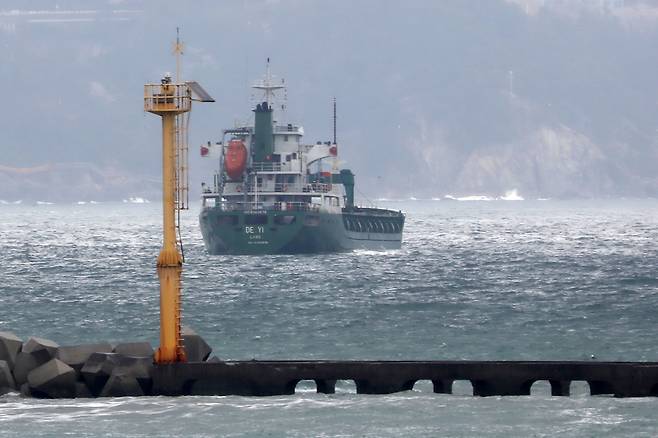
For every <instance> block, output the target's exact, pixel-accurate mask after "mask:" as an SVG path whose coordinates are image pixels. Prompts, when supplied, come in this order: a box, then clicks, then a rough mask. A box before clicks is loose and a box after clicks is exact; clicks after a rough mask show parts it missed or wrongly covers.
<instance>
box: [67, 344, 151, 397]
mask: <svg viewBox="0 0 658 438" xmlns="http://www.w3.org/2000/svg"><path fill="white" fill-rule="evenodd" d="M152 369H153V357H150V356H149V357H130V356H123V355H120V354H116V353H94V354H92V355H91V356H90V357H89V360H87V362H86V363H85V364H84V366H83V367H82V370H81V371H80V373H81V374H82V378H83V379H84V381H85V382H86V383H87V386H88V387H89V390H90V391H91V393H92V394H93V395H95V396H98V395H100V394H101V393H102V392H103V391H104V389H105V386H106V385H107V384H108V383H109V380H110V377H111V376H112V375H113V374H115V375H117V376H131V377H132V378H134V379H135V380H136V381H137V383H138V384H139V385H140V387H141V390H142V392H143V393H144V394H149V393H150V391H151V387H152V379H151V374H152ZM115 380H118V383H117V382H112V385H111V388H113V389H112V390H111V393H112V396H118V391H119V390H118V389H117V388H120V387H121V382H122V381H124V380H126V379H125V378H124V377H117V379H115ZM108 391H110V390H109V389H108ZM130 391H132V389H130ZM126 395H128V394H126Z"/></svg>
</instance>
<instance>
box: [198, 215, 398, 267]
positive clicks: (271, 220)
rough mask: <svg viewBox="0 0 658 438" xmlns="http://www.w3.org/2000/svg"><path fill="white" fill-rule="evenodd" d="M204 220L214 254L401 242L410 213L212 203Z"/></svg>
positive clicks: (203, 227) (384, 246) (288, 251)
mask: <svg viewBox="0 0 658 438" xmlns="http://www.w3.org/2000/svg"><path fill="white" fill-rule="evenodd" d="M378 211H379V212H386V214H383V213H382V214H378V213H377V212H378ZM199 222H200V226H201V234H202V235H203V240H204V243H205V246H206V250H207V251H208V252H209V253H210V254H215V255H217V254H303V253H323V252H340V251H350V250H354V249H397V248H400V245H401V242H402V229H403V227H404V216H403V215H402V214H397V213H395V214H394V215H391V212H390V211H389V210H376V209H369V210H368V211H367V212H366V211H365V210H364V211H359V212H354V211H345V212H343V213H327V212H309V211H275V210H270V211H260V212H251V213H248V212H244V211H225V210H222V209H220V208H215V207H208V208H205V209H203V210H202V211H201V214H200V216H199Z"/></svg>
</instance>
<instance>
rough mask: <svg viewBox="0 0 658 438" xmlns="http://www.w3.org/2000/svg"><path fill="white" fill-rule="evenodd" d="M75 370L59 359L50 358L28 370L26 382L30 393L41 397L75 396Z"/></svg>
mask: <svg viewBox="0 0 658 438" xmlns="http://www.w3.org/2000/svg"><path fill="white" fill-rule="evenodd" d="M76 377H77V376H76V372H75V370H74V369H73V368H71V367H70V366H68V365H66V364H65V363H64V362H62V361H61V360H59V359H52V360H50V361H48V362H46V363H45V364H43V365H41V366H40V367H39V368H37V369H34V370H32V371H30V374H28V376H27V383H28V384H29V385H30V390H31V392H32V395H33V396H35V397H43V398H73V397H75V396H76Z"/></svg>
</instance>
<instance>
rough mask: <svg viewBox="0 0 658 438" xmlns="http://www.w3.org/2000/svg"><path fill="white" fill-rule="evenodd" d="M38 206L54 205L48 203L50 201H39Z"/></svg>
mask: <svg viewBox="0 0 658 438" xmlns="http://www.w3.org/2000/svg"><path fill="white" fill-rule="evenodd" d="M36 204H37V205H53V203H52V202H48V201H37V202H36Z"/></svg>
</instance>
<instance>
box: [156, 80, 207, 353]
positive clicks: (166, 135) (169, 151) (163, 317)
mask: <svg viewBox="0 0 658 438" xmlns="http://www.w3.org/2000/svg"><path fill="white" fill-rule="evenodd" d="M193 96H194V98H193ZM193 100H196V101H198V102H214V99H213V98H212V97H210V96H209V95H208V93H206V92H205V90H203V88H202V87H201V86H200V85H199V84H198V83H196V82H177V83H174V82H172V79H171V75H169V74H168V73H167V74H165V75H164V76H163V78H162V79H161V81H160V83H159V84H146V85H145V86H144V110H145V111H148V112H150V113H153V114H157V115H159V116H160V117H162V216H163V221H162V225H163V241H162V250H161V251H160V255H159V256H158V264H157V267H158V277H159V278H160V347H159V348H158V350H157V351H156V353H155V362H156V363H171V362H185V361H186V357H185V350H184V348H183V342H182V337H181V294H180V289H181V283H180V280H181V273H182V270H183V257H182V255H181V248H180V247H179V243H178V241H177V239H176V227H177V221H176V220H177V214H179V213H180V210H181V209H185V208H187V200H183V199H181V193H184V194H185V196H186V195H187V186H186V184H187V183H186V180H187V159H186V157H187V142H186V139H184V138H183V137H185V136H184V135H180V134H181V130H180V128H181V126H182V125H183V123H182V121H183V117H182V115H183V114H184V113H187V112H189V111H190V110H191V109H192V101H193ZM179 116H180V117H179ZM185 124H186V123H185ZM182 157H185V159H183V158H182Z"/></svg>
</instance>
